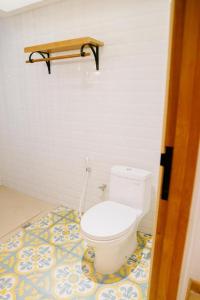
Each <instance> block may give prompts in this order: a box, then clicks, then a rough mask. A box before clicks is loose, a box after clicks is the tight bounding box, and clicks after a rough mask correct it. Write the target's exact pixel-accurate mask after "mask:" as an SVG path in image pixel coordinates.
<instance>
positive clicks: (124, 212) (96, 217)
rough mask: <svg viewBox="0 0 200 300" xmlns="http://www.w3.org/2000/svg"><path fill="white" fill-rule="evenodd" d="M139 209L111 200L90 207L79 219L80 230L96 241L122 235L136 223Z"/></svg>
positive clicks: (112, 238)
mask: <svg viewBox="0 0 200 300" xmlns="http://www.w3.org/2000/svg"><path fill="white" fill-rule="evenodd" d="M139 215H140V211H139V210H136V209H134V208H131V207H129V206H126V205H123V204H120V203H118V202H113V201H104V202H101V203H99V204H97V205H95V206H93V207H92V208H90V209H89V210H88V211H87V212H86V213H85V214H84V215H83V217H82V219H81V232H82V234H83V235H84V236H85V237H88V238H89V239H92V240H96V241H109V240H114V239H117V238H119V237H121V236H123V235H124V234H125V233H126V232H128V231H129V229H130V228H132V227H133V226H134V224H135V223H136V219H137V218H138V216H139Z"/></svg>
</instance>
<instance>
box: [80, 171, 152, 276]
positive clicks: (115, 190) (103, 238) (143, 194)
mask: <svg viewBox="0 0 200 300" xmlns="http://www.w3.org/2000/svg"><path fill="white" fill-rule="evenodd" d="M150 199H151V173H150V172H148V171H145V170H141V169H135V168H131V167H126V166H114V167H112V168H111V176H110V189H109V199H108V200H107V201H104V202H101V203H99V204H97V205H95V206H93V207H92V208H90V209H89V210H88V211H87V212H86V213H85V214H84V215H83V217H82V219H81V233H82V236H83V238H84V239H85V241H86V242H87V244H88V245H89V246H92V247H93V248H94V251H95V261H94V264H95V269H96V271H97V272H100V273H102V274H111V273H114V272H116V271H117V270H119V269H120V267H121V266H122V265H123V264H124V263H125V261H126V259H127V258H128V257H129V256H130V255H131V254H132V253H133V252H134V250H135V249H136V247H137V237H136V234H137V227H138V224H139V222H140V220H141V219H142V217H143V216H144V215H145V214H146V213H147V212H148V210H149V207H150Z"/></svg>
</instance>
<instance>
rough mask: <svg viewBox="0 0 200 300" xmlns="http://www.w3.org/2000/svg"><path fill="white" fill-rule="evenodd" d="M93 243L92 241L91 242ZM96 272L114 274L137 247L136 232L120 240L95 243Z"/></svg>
mask: <svg viewBox="0 0 200 300" xmlns="http://www.w3.org/2000/svg"><path fill="white" fill-rule="evenodd" d="M89 244H91V243H89ZM91 246H93V248H94V250H95V260H94V266H95V269H96V272H99V273H101V274H112V273H115V272H117V271H118V270H119V269H120V268H121V267H122V265H123V264H124V263H125V262H126V261H127V259H128V258H129V257H130V256H131V254H132V253H133V252H134V250H135V249H136V247H137V237H136V232H135V231H134V232H132V233H131V234H129V235H128V236H126V237H122V238H121V239H119V240H113V241H108V242H99V243H98V244H96V243H93V245H91Z"/></svg>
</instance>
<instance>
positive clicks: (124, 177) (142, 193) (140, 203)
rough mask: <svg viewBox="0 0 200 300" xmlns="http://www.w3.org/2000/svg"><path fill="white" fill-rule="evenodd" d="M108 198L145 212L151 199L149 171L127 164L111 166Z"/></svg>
mask: <svg viewBox="0 0 200 300" xmlns="http://www.w3.org/2000/svg"><path fill="white" fill-rule="evenodd" d="M109 200H110V201H114V202H119V203H122V204H124V205H127V206H130V207H132V208H135V209H139V210H141V211H142V212H143V213H146V212H147V211H148V210H149V208H150V201H151V172H149V171H146V170H142V169H136V168H132V167H127V166H113V167H112V168H111V174H110V190H109Z"/></svg>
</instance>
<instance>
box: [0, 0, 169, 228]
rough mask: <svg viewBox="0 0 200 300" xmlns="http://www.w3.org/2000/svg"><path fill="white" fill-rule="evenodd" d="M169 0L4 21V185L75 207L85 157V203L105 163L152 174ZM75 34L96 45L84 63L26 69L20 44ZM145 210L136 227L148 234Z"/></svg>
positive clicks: (99, 4) (67, 7)
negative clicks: (97, 68) (102, 44)
mask: <svg viewBox="0 0 200 300" xmlns="http://www.w3.org/2000/svg"><path fill="white" fill-rule="evenodd" d="M168 2H169V1H168V0H140V1H138V0H124V1H121V0H109V1H107V0H101V1H98V0H84V1H83V0H66V1H60V2H59V3H56V4H53V5H49V6H47V7H43V8H39V9H36V10H33V11H30V12H26V13H23V14H20V15H17V16H14V17H9V18H7V19H5V20H4V24H3V33H4V34H3V50H2V53H1V57H2V58H3V62H2V63H3V70H4V92H5V95H4V98H3V110H4V111H3V116H1V117H3V118H4V119H5V123H6V125H5V126H4V127H5V128H4V129H3V132H2V137H1V138H2V141H3V150H2V156H3V183H4V184H5V185H7V186H9V187H12V188H15V189H17V190H20V191H23V192H26V193H28V194H30V195H33V196H36V197H38V198H41V199H45V200H49V201H53V202H64V203H66V204H67V205H69V206H71V207H77V206H78V201H79V197H80V193H81V188H82V184H83V174H84V173H83V170H84V158H85V157H86V156H88V157H89V158H90V161H91V166H92V169H93V171H92V175H91V178H90V183H89V191H88V195H87V207H89V206H91V205H93V204H95V203H97V202H98V201H100V196H101V193H100V191H99V189H98V186H99V185H101V184H102V183H108V180H109V170H110V167H111V166H112V165H114V164H125V165H130V166H134V167H138V168H144V169H147V170H150V171H152V173H153V186H154V190H155V185H156V182H157V177H158V168H159V159H160V143H161V124H162V116H163V103H164V88H165V77H166V60H167V43H168V27H169V26H168V19H169V3H168ZM81 36H92V37H94V38H97V39H100V40H102V41H104V42H105V47H104V48H103V49H101V52H100V69H101V70H100V72H99V73H98V74H97V72H96V71H95V66H94V61H93V59H92V58H86V59H77V60H72V61H69V60H68V61H60V62H54V63H52V74H51V75H48V74H47V68H46V65H45V64H44V63H42V64H41V63H40V64H33V65H30V64H25V63H24V61H25V59H26V55H24V53H23V48H24V46H29V45H32V44H37V43H45V42H51V41H54V40H63V39H68V38H75V37H81ZM154 204H155V193H153V195H152V210H151V213H150V214H149V215H148V217H146V218H145V221H144V222H143V224H142V226H141V229H142V230H145V231H148V232H149V231H151V228H152V223H153V218H154V213H153V211H154Z"/></svg>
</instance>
